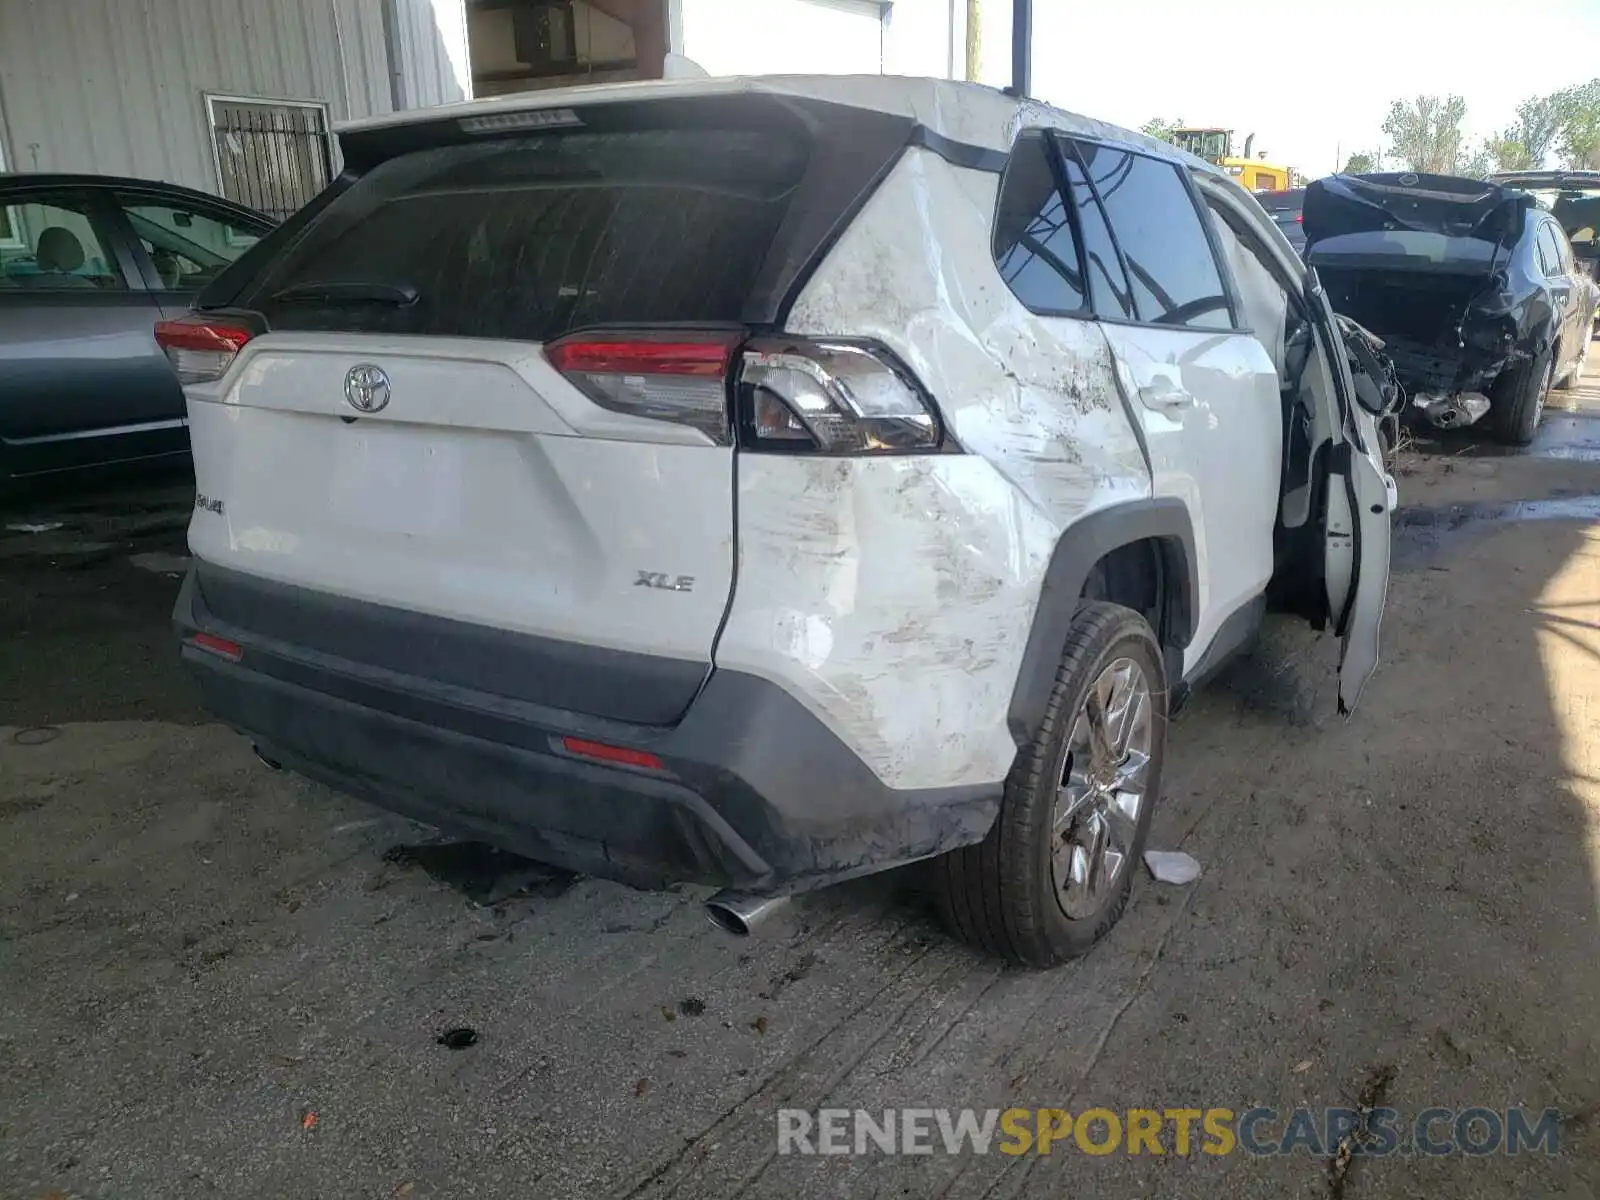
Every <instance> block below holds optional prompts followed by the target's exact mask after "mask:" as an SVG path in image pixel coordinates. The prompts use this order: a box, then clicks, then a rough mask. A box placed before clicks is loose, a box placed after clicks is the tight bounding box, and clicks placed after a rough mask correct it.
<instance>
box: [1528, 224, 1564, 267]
mask: <svg viewBox="0 0 1600 1200" xmlns="http://www.w3.org/2000/svg"><path fill="white" fill-rule="evenodd" d="M1549 236H1550V222H1548V221H1540V222H1539V223H1538V228H1537V229H1535V230H1534V233H1533V261H1534V262H1535V263H1537V264H1538V266H1539V276H1540V278H1542V279H1551V278H1553V277H1554V276H1555V274H1556V266H1557V264H1558V263H1559V262H1560V261H1561V260H1560V257H1559V256H1557V258H1556V262H1554V263H1552V262H1551V261H1550V249H1549V247H1547V246H1546V245H1545V239H1546V238H1548V237H1549Z"/></svg>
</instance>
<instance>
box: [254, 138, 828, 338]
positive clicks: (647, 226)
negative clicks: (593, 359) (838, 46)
mask: <svg viewBox="0 0 1600 1200" xmlns="http://www.w3.org/2000/svg"><path fill="white" fill-rule="evenodd" d="M806 165H807V151H806V148H805V146H804V144H802V142H801V141H800V139H797V138H796V139H786V138H783V137H775V136H774V135H773V133H772V131H770V130H744V129H735V130H728V129H715V128H673V129H652V130H632V131H614V132H569V133H546V134H540V135H532V136H524V137H520V138H514V139H506V140H497V141H492V142H483V143H474V144H465V145H451V146H445V147H441V148H436V149H428V150H418V151H415V152H412V153H409V154H403V155H401V156H399V157H397V158H392V159H389V160H388V161H385V162H383V163H381V164H379V165H378V166H376V167H374V168H373V169H372V170H371V171H369V172H368V173H367V174H366V175H364V176H363V177H362V178H361V179H360V180H358V181H357V182H356V183H355V184H354V185H353V186H351V187H350V188H349V190H348V191H346V192H345V193H344V194H343V195H341V196H339V198H338V199H336V200H335V201H334V202H333V203H332V204H331V205H330V206H329V207H328V209H327V211H326V212H325V213H323V214H322V215H321V216H320V217H319V218H318V219H317V220H316V222H315V223H314V224H313V225H312V226H311V227H310V228H309V229H308V230H307V232H306V236H305V237H304V239H302V240H301V241H300V242H299V244H298V245H296V246H294V248H293V249H292V251H291V252H290V253H289V255H288V257H286V258H285V259H283V260H281V261H280V262H279V263H277V264H276V265H275V266H274V267H272V268H271V269H269V270H268V272H267V273H266V275H265V276H264V277H263V278H262V279H261V280H260V282H259V283H258V284H257V285H256V286H255V287H254V288H253V289H252V292H253V294H252V295H251V296H250V297H248V298H246V299H245V303H246V304H247V306H248V307H250V308H253V309H255V310H257V311H259V312H260V313H261V314H262V315H263V316H265V317H266V318H267V320H268V322H269V323H270V325H271V326H272V328H274V329H290V330H322V331H347V332H362V333H386V334H432V335H448V336H461V337H489V338H512V339H521V340H531V341H548V340H550V339H551V338H554V337H558V336H560V335H561V334H563V333H565V332H567V331H569V330H571V329H575V328H580V327H584V326H594V325H608V324H639V323H659V322H696V323H698V322H733V321H737V320H739V319H740V316H741V311H742V309H743V307H744V303H745V300H746V298H747V297H748V296H749V294H750V291H751V287H752V284H753V282H754V281H755V279H756V276H757V273H758V272H759V271H760V269H761V266H762V263H763V261H764V260H765V258H766V256H767V253H768V251H769V250H770V249H771V248H772V245H773V240H774V237H775V235H776V233H777V231H778V228H779V226H780V224H781V223H782V221H783V219H784V215H785V212H786V210H787V208H788V205H789V200H790V197H791V196H792V195H793V194H794V192H795V190H796V188H797V186H798V184H799V182H800V180H801V178H802V176H804V174H805V171H806Z"/></svg>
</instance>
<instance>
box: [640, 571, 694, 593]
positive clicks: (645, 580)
mask: <svg viewBox="0 0 1600 1200" xmlns="http://www.w3.org/2000/svg"><path fill="white" fill-rule="evenodd" d="M634 575H635V579H634V581H633V586H634V587H647V588H655V589H656V590H657V591H660V592H692V591H694V576H693V575H666V574H663V573H662V572H660V571H635V572H634Z"/></svg>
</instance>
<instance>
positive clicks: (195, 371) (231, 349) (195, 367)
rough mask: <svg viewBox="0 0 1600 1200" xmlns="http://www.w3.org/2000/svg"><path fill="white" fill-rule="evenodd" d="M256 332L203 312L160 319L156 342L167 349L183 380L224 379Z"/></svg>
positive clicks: (179, 376)
mask: <svg viewBox="0 0 1600 1200" xmlns="http://www.w3.org/2000/svg"><path fill="white" fill-rule="evenodd" d="M254 336H255V332H254V331H253V330H251V329H247V328H246V327H245V326H243V325H235V324H232V323H231V322H226V321H209V320H207V319H206V318H204V317H199V316H192V317H181V318H179V319H178V320H176V321H157V322H156V344H157V345H159V346H160V347H161V348H162V349H163V350H164V351H166V354H167V361H168V362H170V363H171V364H172V369H173V370H174V371H176V372H177V373H178V382H179V383H209V382H210V381H211V380H213V379H221V378H222V377H223V375H225V374H226V373H227V370H228V368H229V367H230V366H232V365H233V360H234V357H235V356H236V355H237V354H238V353H239V351H240V350H242V349H243V348H244V344H245V343H246V342H248V341H249V340H250V339H251V338H252V337H254Z"/></svg>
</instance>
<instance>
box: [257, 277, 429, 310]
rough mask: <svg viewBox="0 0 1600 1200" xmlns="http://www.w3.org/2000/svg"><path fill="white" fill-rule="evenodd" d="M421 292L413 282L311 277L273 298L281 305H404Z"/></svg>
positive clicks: (279, 292)
mask: <svg viewBox="0 0 1600 1200" xmlns="http://www.w3.org/2000/svg"><path fill="white" fill-rule="evenodd" d="M419 295H420V293H419V292H418V291H417V287H416V285H415V284H413V283H404V282H402V283H377V282H374V281H370V280H359V279H357V280H338V281H325V282H324V281H318V280H310V281H308V282H306V283H292V284H290V285H289V286H288V287H286V288H283V289H282V290H281V291H277V292H274V293H273V294H272V298H273V299H274V300H277V301H279V302H280V303H284V304H292V303H294V302H296V301H302V300H313V301H315V300H320V301H322V302H323V303H325V304H393V305H395V306H396V307H397V308H404V307H405V306H406V305H408V304H415V303H416V302H417V297H418V296H419Z"/></svg>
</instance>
